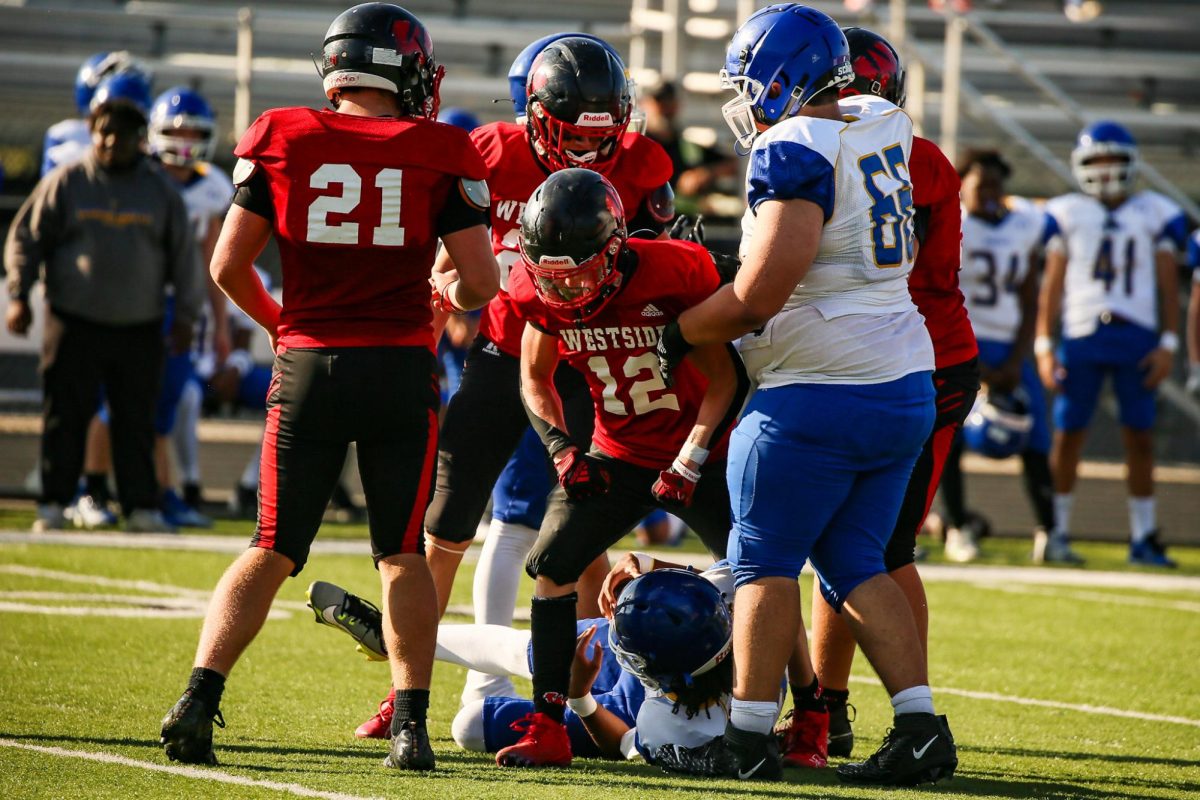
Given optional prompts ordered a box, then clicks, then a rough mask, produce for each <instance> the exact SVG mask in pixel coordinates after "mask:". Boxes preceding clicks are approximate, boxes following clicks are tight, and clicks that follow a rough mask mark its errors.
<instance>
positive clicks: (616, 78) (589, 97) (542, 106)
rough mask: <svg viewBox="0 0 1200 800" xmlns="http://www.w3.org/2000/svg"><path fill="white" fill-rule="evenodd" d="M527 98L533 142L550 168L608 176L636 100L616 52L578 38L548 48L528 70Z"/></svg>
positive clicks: (572, 37)
mask: <svg viewBox="0 0 1200 800" xmlns="http://www.w3.org/2000/svg"><path fill="white" fill-rule="evenodd" d="M526 93H527V95H528V100H527V101H526V103H527V105H526V117H527V119H528V122H527V125H528V127H529V141H530V144H531V145H532V146H533V151H534V153H535V155H536V156H537V158H538V160H539V161H541V162H542V164H543V165H545V166H546V168H548V169H550V170H551V171H553V170H559V169H566V168H567V167H585V168H587V169H592V170H595V171H597V172H604V171H606V170H607V169H608V168H609V167H610V166H611V165H612V162H613V158H614V157H615V156H616V154H617V151H618V149H619V147H620V142H621V137H622V136H623V135H624V134H625V130H626V129H627V128H628V127H629V118H630V114H631V113H632V111H633V95H632V93H631V92H630V90H629V82H628V81H627V80H626V78H625V65H624V64H622V63H621V60H620V59H619V58H617V57H616V55H614V54H613V52H612V50H611V48H606V47H605V46H604V45H603V44H600V43H598V42H596V41H593V40H591V39H584V38H582V37H579V36H569V37H567V38H565V39H559V40H558V41H557V42H553V43H551V44H549V45H547V46H546V48H545V49H543V50H542V52H541V53H539V54H538V56H537V58H536V59H534V62H533V66H532V67H531V68H530V70H529V78H528V83H527V85H526Z"/></svg>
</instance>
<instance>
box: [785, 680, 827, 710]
mask: <svg viewBox="0 0 1200 800" xmlns="http://www.w3.org/2000/svg"><path fill="white" fill-rule="evenodd" d="M789 685H790V686H791V689H792V705H794V706H795V707H796V708H797V709H799V710H800V711H824V710H825V701H824V699H822V697H821V684H820V683H819V682H818V681H817V679H816V677H813V679H812V683H810V684H808V685H807V686H797V685H796V684H794V683H793V684H789Z"/></svg>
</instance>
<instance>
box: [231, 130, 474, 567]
mask: <svg viewBox="0 0 1200 800" xmlns="http://www.w3.org/2000/svg"><path fill="white" fill-rule="evenodd" d="M235 153H236V155H238V156H239V157H240V158H241V159H242V160H243V161H242V163H240V164H239V169H238V170H237V171H236V172H235V177H237V178H239V190H238V194H237V197H236V198H235V201H234V202H236V203H238V204H239V205H241V206H242V207H244V208H246V209H248V210H249V211H252V212H254V213H257V214H259V215H261V216H264V217H266V218H268V219H271V220H272V222H273V231H274V234H275V240H276V242H278V245H279V252H280V258H281V262H282V269H283V313H282V316H281V318H280V324H279V329H278V336H279V349H278V352H277V354H276V358H275V371H274V375H273V376H272V380H271V385H270V388H269V390H268V396H267V426H266V431H265V433H264V436H263V452H262V469H261V477H260V485H259V518H258V529H257V532H256V533H255V536H254V541H253V544H254V545H255V546H257V547H263V548H267V549H271V550H275V551H277V552H280V553H282V554H283V555H286V556H287V557H288V558H290V559H292V561H294V562H295V563H296V569H295V572H299V571H300V569H301V568H302V567H303V566H304V562H305V560H306V559H307V557H308V550H309V547H310V545H311V543H312V540H313V538H314V537H315V536H316V532H317V528H318V527H319V525H320V522H321V516H322V514H323V512H324V509H325V505H326V504H327V503H328V502H329V496H330V494H331V492H332V490H333V487H334V485H335V484H336V482H337V479H338V475H339V474H340V472H341V470H342V465H343V462H344V461H345V456H346V448H347V446H348V444H349V443H350V442H352V441H353V442H356V443H357V445H358V465H359V472H360V473H361V476H362V482H363V489H364V491H365V492H366V497H367V510H368V514H369V518H370V529H371V545H372V550H373V554H374V556H375V558H376V560H378V559H381V558H385V557H387V556H391V555H397V554H401V553H420V552H422V551H423V539H422V529H421V520H422V516H423V513H424V510H425V506H426V505H427V504H428V502H429V497H430V494H431V492H432V488H433V472H434V453H435V452H436V449H437V410H438V403H439V394H438V385H437V377H436V372H435V362H434V354H433V353H434V342H433V334H432V328H431V321H432V312H431V310H430V305H429V283H428V280H429V274H430V268H431V267H432V265H433V259H434V254H435V252H436V247H437V240H438V237H439V236H444V235H446V234H449V233H454V232H456V231H459V230H463V229H466V228H469V227H472V226H475V225H485V224H487V216H486V213H485V210H484V209H482V208H479V207H477V206H474V205H473V204H471V202H470V200H469V199H468V195H467V193H466V192H465V191H464V190H463V187H462V181H464V180H467V181H480V180H483V179H484V177H485V176H486V173H487V169H486V167H485V166H484V163H483V160H482V159H481V158H480V157H479V153H478V151H477V150H476V149H475V148H474V147H473V146H472V144H471V142H470V140H469V139H468V138H467V135H466V134H465V133H464V132H463V131H461V130H460V129H458V128H455V127H453V126H451V125H443V124H440V123H436V122H430V121H427V120H425V119H418V118H412V117H406V118H399V119H395V118H382V117H359V116H351V115H347V114H338V113H334V112H330V111H314V110H311V109H307V108H285V109H275V110H272V111H268V112H266V113H265V114H263V115H262V116H261V117H259V118H258V120H257V121H255V123H254V124H253V125H252V126H251V127H250V129H249V130H247V131H246V133H245V135H244V136H243V137H242V140H241V142H240V143H239V144H238V146H237V149H236V150H235ZM251 165H253V170H252V171H251V169H250V166H251Z"/></svg>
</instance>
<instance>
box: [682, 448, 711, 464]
mask: <svg viewBox="0 0 1200 800" xmlns="http://www.w3.org/2000/svg"><path fill="white" fill-rule="evenodd" d="M679 458H680V459H684V460H687V461H691V462H692V463H693V464H695V465H696V466H697V467H702V466H704V462H705V460H706V459H707V458H708V451H707V450H705V449H704V448H703V447H701V446H700V445H698V444H692V443H691V442H684V444H683V447H682V448H680V450H679Z"/></svg>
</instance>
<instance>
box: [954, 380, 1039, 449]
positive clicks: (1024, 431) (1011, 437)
mask: <svg viewBox="0 0 1200 800" xmlns="http://www.w3.org/2000/svg"><path fill="white" fill-rule="evenodd" d="M1032 431H1033V415H1032V414H1031V413H1030V412H1029V396H1028V395H1027V394H1026V393H1025V390H1024V389H1019V388H1018V389H1016V390H1014V391H1013V392H994V391H993V392H988V393H987V394H986V395H980V397H979V399H977V400H976V401H975V407H974V408H973V409H971V413H970V415H968V416H967V420H966V422H964V423H963V428H962V437H963V444H964V445H966V446H967V447H968V448H969V449H971V450H973V451H975V452H976V453H979V454H980V455H983V456H987V457H988V458H1008V457H1009V456H1015V455H1017V454H1018V453H1021V452H1022V451H1024V450H1025V448H1026V447H1028V446H1029V437H1030V434H1031V432H1032Z"/></svg>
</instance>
